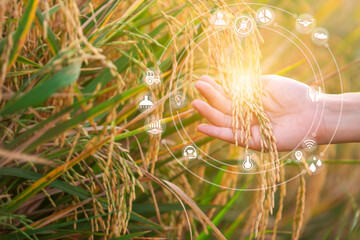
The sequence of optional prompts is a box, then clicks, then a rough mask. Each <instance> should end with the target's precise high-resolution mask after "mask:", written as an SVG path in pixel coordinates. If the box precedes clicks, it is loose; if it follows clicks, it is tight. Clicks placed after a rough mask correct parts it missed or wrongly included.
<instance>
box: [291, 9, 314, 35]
mask: <svg viewBox="0 0 360 240" xmlns="http://www.w3.org/2000/svg"><path fill="white" fill-rule="evenodd" d="M295 26H296V30H297V31H298V32H299V33H301V34H309V33H311V31H312V30H314V28H315V26H316V19H315V18H314V17H313V16H312V15H310V14H302V15H300V17H299V18H298V19H296V24H295Z"/></svg>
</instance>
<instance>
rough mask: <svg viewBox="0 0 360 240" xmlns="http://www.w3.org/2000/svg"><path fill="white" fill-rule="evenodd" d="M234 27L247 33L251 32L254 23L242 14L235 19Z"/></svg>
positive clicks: (240, 31) (239, 31) (240, 32)
mask: <svg viewBox="0 0 360 240" xmlns="http://www.w3.org/2000/svg"><path fill="white" fill-rule="evenodd" d="M234 28H235V31H236V32H237V33H239V34H241V35H245V34H248V33H250V32H251V30H252V29H253V23H252V21H251V19H250V18H249V17H247V16H241V17H238V18H237V19H236V20H235V24H234Z"/></svg>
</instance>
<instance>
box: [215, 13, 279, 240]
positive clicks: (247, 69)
mask: <svg viewBox="0 0 360 240" xmlns="http://www.w3.org/2000/svg"><path fill="white" fill-rule="evenodd" d="M253 14H254V13H253V12H252V10H250V9H249V8H248V7H245V8H244V9H242V10H241V11H239V12H237V13H236V14H235V15H236V16H241V15H246V16H249V18H250V20H251V21H253V22H255V20H254V18H253V17H252V16H253ZM215 35H216V36H214V37H212V38H211V39H212V40H213V41H214V42H212V43H213V44H214V46H216V47H215V48H214V49H213V50H212V51H215V52H216V56H217V57H216V58H213V59H210V61H213V62H212V63H213V65H214V66H215V68H216V69H218V70H219V73H218V74H219V77H217V79H221V84H222V86H223V88H224V90H225V92H226V94H227V95H228V96H229V97H230V98H231V100H232V109H233V111H232V118H233V121H232V123H233V132H234V136H235V145H244V146H245V149H244V152H245V153H247V152H248V150H249V147H250V146H249V143H250V139H251V137H252V136H251V128H252V125H251V123H252V122H253V118H254V117H256V118H257V120H258V122H259V124H260V133H259V134H260V135H261V143H260V144H261V157H260V160H259V164H258V170H259V171H266V173H264V174H260V177H259V178H258V188H259V189H260V192H261V193H260V195H259V198H258V199H257V202H258V206H257V210H258V213H257V217H256V218H255V219H254V224H253V231H254V232H255V235H256V237H257V238H263V237H264V234H265V229H266V226H267V223H268V217H269V214H272V212H273V207H274V205H275V197H274V195H275V192H276V190H277V188H276V184H277V183H279V181H281V179H280V171H281V170H280V169H282V168H283V167H282V166H280V163H279V155H278V151H277V146H276V138H275V135H274V134H273V131H272V126H271V123H270V120H269V118H268V116H267V115H266V113H265V111H264V107H263V103H262V94H263V88H264V86H263V80H262V78H261V67H260V60H261V51H260V47H259V43H260V42H262V41H263V40H262V38H261V36H260V34H259V31H258V29H257V25H256V24H253V31H251V32H250V33H248V35H246V36H242V37H239V35H238V34H237V33H236V32H235V31H233V29H230V30H226V31H222V32H221V33H218V34H215ZM245 170H246V169H245ZM282 170H284V169H282ZM282 191H284V190H282ZM281 204H282V203H281ZM280 218H281V214H278V215H277V222H278V221H279V220H280ZM274 236H275V237H276V233H274Z"/></svg>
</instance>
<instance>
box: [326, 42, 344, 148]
mask: <svg viewBox="0 0 360 240" xmlns="http://www.w3.org/2000/svg"><path fill="white" fill-rule="evenodd" d="M325 47H326V48H327V50H328V51H329V53H330V55H331V57H332V58H333V60H334V63H335V66H336V70H337V72H338V75H339V79H340V88H341V93H343V92H344V88H343V84H342V77H341V73H340V69H339V65H338V63H337V61H336V59H335V57H334V54H333V52H332V51H331V49H330V47H329V45H326V46H325ZM343 107H344V95H343V94H341V106H340V114H339V120H338V122H337V124H336V128H335V131H334V133H333V135H332V137H331V139H330V142H329V144H328V145H326V147H325V149H324V151H323V153H324V152H325V151H326V150H327V149H328V147H329V146H330V144H331V142H332V141H333V139H334V137H335V134H336V131H337V130H338V128H339V124H340V120H341V116H342V110H343Z"/></svg>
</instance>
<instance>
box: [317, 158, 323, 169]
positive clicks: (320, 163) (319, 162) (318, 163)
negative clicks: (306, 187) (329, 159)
mask: <svg viewBox="0 0 360 240" xmlns="http://www.w3.org/2000/svg"><path fill="white" fill-rule="evenodd" d="M316 165H318V166H319V167H320V166H321V165H322V162H321V160H320V159H319V160H317V162H316Z"/></svg>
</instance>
